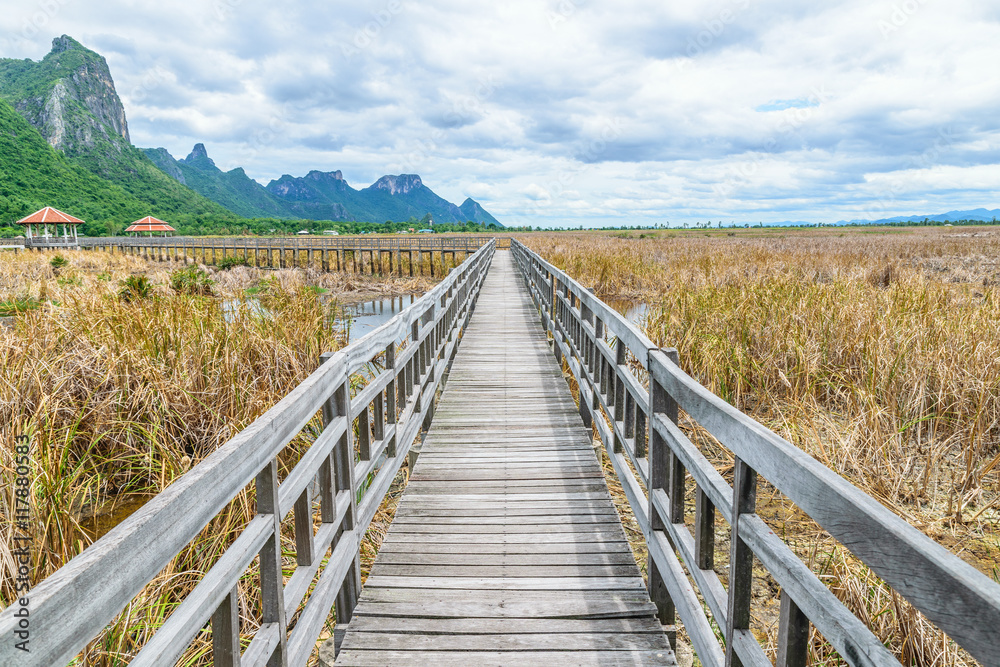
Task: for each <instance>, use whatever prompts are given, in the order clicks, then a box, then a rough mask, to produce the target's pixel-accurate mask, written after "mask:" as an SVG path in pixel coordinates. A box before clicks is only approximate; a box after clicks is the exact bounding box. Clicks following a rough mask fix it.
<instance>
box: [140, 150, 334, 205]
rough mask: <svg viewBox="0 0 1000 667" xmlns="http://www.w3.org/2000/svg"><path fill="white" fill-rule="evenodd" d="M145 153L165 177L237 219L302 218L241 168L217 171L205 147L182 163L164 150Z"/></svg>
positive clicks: (195, 151) (193, 152)
mask: <svg viewBox="0 0 1000 667" xmlns="http://www.w3.org/2000/svg"><path fill="white" fill-rule="evenodd" d="M143 152H144V153H145V154H146V157H148V158H149V159H150V160H151V161H152V162H153V164H155V165H156V166H157V167H158V168H159V169H160V170H161V171H163V172H164V173H165V174H167V175H168V176H170V177H171V178H173V179H174V180H176V181H178V182H179V183H182V184H184V185H187V186H188V187H189V188H191V189H192V190H194V191H195V192H198V193H199V194H201V195H203V196H204V197H206V198H208V199H210V200H212V201H214V202H216V203H217V204H220V205H221V206H224V207H225V208H226V209H228V210H230V211H232V212H233V213H236V214H237V215H241V216H244V217H247V218H256V217H267V218H296V217H303V216H299V215H295V214H294V213H293V212H292V211H290V210H289V207H288V206H286V205H285V204H284V203H283V202H281V201H280V200H278V199H277V198H275V197H273V196H272V195H271V194H270V193H269V192H268V191H267V190H265V189H264V186H262V185H261V184H260V183H258V182H257V181H255V180H253V179H252V178H250V177H249V176H247V174H246V172H245V171H243V169H242V168H237V169H233V170H232V171H229V172H223V171H222V170H221V169H219V168H218V167H216V166H215V162H213V161H212V159H211V158H210V157H208V152H207V151H206V150H205V146H204V144H197V145H196V146H195V147H194V150H192V151H191V154H190V155H188V156H187V157H186V158H184V159H182V160H175V159H174V157H173V156H172V155H171V154H170V153H169V152H167V149H165V148H146V149H143ZM320 219H323V218H320Z"/></svg>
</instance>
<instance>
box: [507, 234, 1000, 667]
mask: <svg viewBox="0 0 1000 667" xmlns="http://www.w3.org/2000/svg"><path fill="white" fill-rule="evenodd" d="M640 237H641V238H640ZM522 240H523V241H524V242H525V243H526V244H528V245H529V246H530V247H531V248H532V249H533V250H535V251H536V252H539V253H540V254H541V255H542V256H543V257H545V258H546V259H548V260H549V261H551V262H553V263H554V264H555V265H556V266H558V267H559V268H562V269H564V270H566V271H567V272H568V273H570V274H571V275H572V276H574V277H575V278H576V279H577V280H579V281H580V282H581V283H583V284H584V285H585V286H588V287H592V288H593V289H594V291H595V292H596V293H597V295H599V296H600V297H602V298H604V299H607V300H617V301H619V302H622V301H624V302H626V303H628V302H635V303H641V304H646V305H647V306H648V309H647V312H646V314H645V316H644V317H643V318H642V319H641V326H642V328H643V329H644V330H645V332H646V334H647V335H648V336H649V338H650V339H651V340H652V341H653V342H654V343H656V344H657V345H660V346H663V347H676V348H678V349H679V352H680V360H681V365H682V367H683V368H684V370H685V371H687V372H688V373H689V374H691V375H692V376H694V377H695V378H697V379H698V380H699V381H700V382H702V383H703V384H704V385H705V386H707V387H708V388H710V389H711V390H712V391H713V392H715V393H716V394H718V395H720V396H722V397H723V398H725V399H726V400H727V401H729V402H730V403H732V404H733V405H735V406H736V407H738V408H740V409H741V410H743V411H744V412H746V413H747V414H750V415H751V416H753V417H754V418H756V419H757V420H758V421H761V422H762V423H764V424H765V425H766V426H768V427H769V428H771V429H772V430H774V431H775V432H777V433H778V434H780V435H782V436H783V437H785V438H786V439H788V440H790V441H791V442H792V443H794V444H795V445H797V446H799V447H800V448H802V449H803V450H805V451H807V452H808V453H810V454H812V455H813V456H815V457H816V458H818V459H819V460H820V461H822V462H823V463H824V464H826V465H828V466H830V467H831V468H833V469H834V470H835V471H836V472H838V473H839V474H841V475H843V476H844V477H846V478H847V479H849V480H850V481H851V482H853V483H854V484H856V485H857V486H859V487H860V488H861V489H863V490H864V491H865V492H867V493H869V494H871V495H872V496H874V497H875V498H876V499H878V500H879V501H881V502H882V503H883V504H885V505H886V506H888V507H889V508H890V509H892V510H893V511H895V512H896V513H897V514H899V515H900V516H902V517H903V518H905V519H906V520H907V521H909V522H910V523H912V524H913V525H915V526H917V527H918V528H919V529H920V530H922V531H924V532H925V533H926V534H928V535H929V536H931V537H932V538H934V539H935V540H937V541H938V542H939V543H941V544H943V545H944V546H946V547H947V548H949V549H950V550H951V551H952V552H954V553H956V554H957V555H959V556H960V557H962V558H963V559H965V560H966V561H967V562H969V563H970V564H972V565H973V566H975V567H977V568H978V569H980V570H981V571H983V572H984V573H986V574H987V575H989V576H992V577H993V578H994V579H1000V568H998V565H997V563H998V562H1000V561H998V557H1000V260H998V257H1000V232H997V231H995V230H992V229H987V230H976V231H969V230H957V229H950V228H932V229H927V228H925V229H919V230H914V229H909V230H901V229H892V230H888V229H884V230H883V229H864V230H857V231H855V232H852V231H845V230H770V229H762V230H747V231H745V232H744V231H739V232H735V233H734V232H732V231H722V232H710V233H709V232H700V231H699V232H695V231H691V232H682V231H677V230H664V231H659V232H648V231H647V232H644V233H642V234H639V233H637V232H636V233H627V232H626V233H618V234H559V235H528V236H524V237H522ZM688 430H689V435H690V436H691V437H692V440H693V441H694V442H696V443H697V444H698V445H699V446H700V447H701V448H702V450H703V451H704V452H705V453H706V454H707V455H708V456H709V458H710V459H711V460H712V461H713V462H714V463H715V464H716V466H717V468H718V469H719V471H720V472H722V473H723V474H724V475H729V476H730V479H731V468H732V457H731V455H730V453H729V452H728V451H726V450H725V449H724V448H723V447H722V446H721V445H719V443H717V442H716V441H715V440H714V439H712V438H711V437H710V436H709V435H708V434H707V433H705V432H704V431H699V430H695V429H692V427H691V424H690V423H688ZM606 467H607V466H606ZM758 493H759V496H758V497H759V501H758V502H759V505H758V507H759V510H758V511H759V513H760V514H761V515H762V517H763V518H765V520H767V521H768V522H770V523H771V525H772V526H773V527H774V528H775V532H776V533H777V534H779V535H781V536H783V537H784V539H785V540H786V541H787V542H788V543H789V544H790V545H791V546H792V548H793V549H794V550H796V551H797V552H798V553H799V555H800V556H801V557H802V558H803V559H804V560H805V561H806V562H807V563H809V564H810V566H812V567H813V568H814V570H816V571H817V572H818V573H820V576H821V578H822V579H823V580H824V581H826V582H827V583H828V584H829V585H830V586H831V588H832V589H833V590H834V591H835V592H836V594H837V595H838V596H839V597H840V598H841V599H842V600H843V601H844V602H845V603H846V604H847V605H848V607H849V608H851V609H852V611H854V612H855V613H856V614H858V616H859V617H860V618H861V619H862V620H864V621H865V622H866V623H867V624H868V625H869V626H870V627H872V628H873V630H874V631H875V632H876V634H877V635H878V636H879V637H880V638H881V639H882V640H883V641H884V642H885V643H886V645H888V646H890V647H891V648H892V649H893V650H894V651H895V652H896V654H897V656H899V658H900V659H901V661H902V662H903V664H907V665H910V664H917V665H965V664H976V663H975V662H974V661H972V660H971V659H970V658H968V656H966V655H964V654H963V653H962V652H961V651H960V650H958V649H957V648H956V647H955V645H954V644H953V643H952V642H950V641H949V640H948V639H947V638H945V637H943V636H942V635H941V633H940V632H939V631H937V630H936V629H934V628H933V626H931V625H930V624H929V623H927V621H926V620H925V619H923V618H922V617H921V616H920V615H919V614H918V613H916V612H915V611H914V610H913V609H912V608H911V607H909V605H908V604H907V603H906V602H905V601H903V600H902V599H901V598H900V597H899V596H898V595H896V594H895V593H893V592H892V591H891V590H890V589H889V588H888V587H886V586H884V585H883V584H882V583H881V581H880V580H878V578H877V577H876V576H875V575H874V574H873V573H871V572H870V571H869V570H868V569H867V568H865V567H864V566H863V565H862V564H861V563H860V562H858V561H857V560H856V559H854V558H853V557H852V556H851V554H850V553H849V552H848V551H846V550H845V549H843V547H842V546H841V545H839V544H837V543H836V542H835V541H834V540H832V539H831V538H830V537H829V536H827V535H826V534H825V532H824V531H822V530H821V529H820V528H819V527H818V526H817V525H815V524H814V523H813V522H811V521H810V520H809V519H808V517H806V516H804V515H802V513H801V512H799V511H798V510H796V509H795V508H794V507H793V506H792V505H791V504H790V503H789V502H788V501H787V500H786V499H784V498H783V497H782V496H781V494H779V493H778V492H777V491H776V490H774V489H773V488H769V487H767V486H766V485H763V484H762V488H761V489H760V490H759V492H758ZM619 507H620V508H621V509H622V511H623V513H624V514H625V515H626V516H625V517H624V518H625V525H626V529H627V531H628V532H629V533H630V536H631V537H632V542H633V547H634V550H635V551H636V555H637V560H639V561H640V564H641V565H642V566H644V560H645V559H644V545H643V544H642V542H641V533H639V532H638V531H637V530H630V531H629V530H628V529H629V520H630V519H629V517H628V516H627V512H626V511H625V510H626V508H627V504H623V503H619ZM723 525H724V524H722V523H720V526H719V528H720V531H719V532H720V537H721V534H722V533H723V532H724V530H723V528H722V526H723ZM718 546H719V553H718V559H717V563H719V565H718V566H717V568H718V569H719V572H720V575H722V576H723V577H725V574H726V571H725V567H726V564H727V563H728V542H727V541H726V540H722V541H720V543H719V545H718ZM759 574H760V575H761V576H759V577H756V580H757V582H758V583H757V585H756V588H755V591H754V596H755V600H754V604H755V611H756V613H755V628H754V629H755V631H756V633H757V634H758V637H759V638H760V639H762V640H763V641H764V643H765V645H767V644H768V642H769V643H770V646H771V648H772V650H773V648H774V646H775V643H774V640H775V635H776V628H777V625H776V623H775V621H776V619H777V611H776V603H777V593H778V589H777V586H776V585H775V584H774V582H773V581H769V577H767V576H766V574H765V573H763V572H760V573H759ZM772 655H773V654H772ZM828 659H830V660H833V662H830V663H826V662H825V661H826V660H828ZM813 660H814V664H821V663H822V664H838V663H837V662H836V660H835V659H832V658H830V656H829V655H828V651H827V649H826V647H825V646H824V644H823V642H822V641H821V638H817V637H814V641H813Z"/></svg>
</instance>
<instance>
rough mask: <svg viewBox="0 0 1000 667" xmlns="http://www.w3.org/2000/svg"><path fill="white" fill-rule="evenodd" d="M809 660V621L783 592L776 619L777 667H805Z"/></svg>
mask: <svg viewBox="0 0 1000 667" xmlns="http://www.w3.org/2000/svg"><path fill="white" fill-rule="evenodd" d="M808 658H809V619H808V618H807V617H806V615H805V614H803V613H802V610H800V609H799V608H798V606H797V605H796V604H795V602H794V601H792V598H791V597H789V595H788V593H787V592H785V591H784V590H783V591H781V613H780V616H779V619H778V662H777V667H805V665H806V662H807V660H808Z"/></svg>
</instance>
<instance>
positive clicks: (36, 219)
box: [17, 206, 83, 225]
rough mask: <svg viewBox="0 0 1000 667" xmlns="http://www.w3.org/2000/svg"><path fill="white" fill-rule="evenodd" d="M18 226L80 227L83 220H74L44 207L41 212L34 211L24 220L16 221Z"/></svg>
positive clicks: (55, 210) (48, 207)
mask: <svg viewBox="0 0 1000 667" xmlns="http://www.w3.org/2000/svg"><path fill="white" fill-rule="evenodd" d="M17 224H19V225H45V224H49V225H82V224H83V220H81V219H80V218H74V217H73V216H71V215H68V214H66V213H63V212H62V211H59V210H57V209H54V208H52V207H51V206H46V207H45V208H43V209H42V210H41V211H35V212H34V213H32V214H31V215H29V216H28V217H26V218H21V219H20V220H18V221H17Z"/></svg>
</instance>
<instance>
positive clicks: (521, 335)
mask: <svg viewBox="0 0 1000 667" xmlns="http://www.w3.org/2000/svg"><path fill="white" fill-rule="evenodd" d="M655 614H656V608H655V606H654V605H653V604H652V602H650V599H649V596H648V594H647V592H646V589H645V586H644V584H643V580H642V577H641V576H640V574H639V570H638V568H637V567H636V565H635V560H634V559H633V556H632V553H631V552H630V550H629V546H628V543H627V542H626V539H625V534H624V532H623V530H622V527H621V524H620V522H619V520H618V515H617V513H616V511H615V508H614V506H613V504H612V502H611V498H610V496H609V494H608V489H607V486H606V484H605V482H604V476H603V474H602V472H601V468H600V465H599V463H598V461H597V458H596V456H595V453H594V448H593V445H592V443H591V431H590V429H589V428H586V427H584V425H583V421H582V419H581V418H580V415H579V413H578V411H577V407H576V404H575V403H574V401H573V398H572V396H571V395H570V392H569V388H568V387H567V385H566V382H565V380H564V379H563V377H562V372H561V369H560V368H559V366H558V365H557V362H556V361H555V359H554V357H553V355H552V353H551V351H550V349H549V347H548V343H547V341H546V336H545V333H544V331H543V329H542V327H541V325H540V324H539V320H538V311H537V310H536V308H535V306H534V305H533V304H532V302H531V298H530V296H529V295H528V293H527V290H526V289H525V287H524V284H523V282H522V280H521V278H520V275H519V274H518V272H517V270H516V268H515V267H514V266H513V262H512V261H511V258H510V253H509V252H504V251H500V252H497V253H496V255H495V257H494V259H493V265H492V267H491V269H490V272H489V275H488V276H487V278H486V282H485V284H484V286H483V291H482V295H481V297H480V299H479V306H478V307H477V309H476V311H475V312H474V313H473V316H472V320H471V323H470V325H469V327H468V329H467V330H466V332H465V334H464V337H463V340H462V343H461V345H460V347H459V350H458V353H457V355H456V357H455V361H454V364H453V366H452V369H451V373H450V376H449V379H448V383H447V386H446V388H445V390H444V392H443V394H442V397H441V401H440V403H439V405H438V408H437V411H436V413H435V415H434V420H433V422H432V424H431V428H430V431H429V432H428V434H427V437H426V439H425V441H424V444H423V447H422V449H421V452H420V456H419V459H418V461H417V464H416V466H415V467H414V469H413V471H412V474H411V475H410V481H409V485H408V486H407V488H406V491H405V493H404V494H403V497H402V499H401V500H400V503H399V509H398V511H397V513H396V517H395V520H394V521H393V522H392V524H391V526H390V528H389V532H388V535H387V536H386V539H385V542H384V543H383V544H382V548H381V550H380V551H379V554H378V558H377V560H376V561H375V565H374V567H373V569H372V571H371V575H370V576H369V577H368V580H367V582H366V583H365V586H364V589H363V590H362V594H361V598H360V600H359V602H358V605H357V607H356V608H355V610H354V614H353V616H352V618H351V621H350V624H349V625H348V627H347V632H346V635H345V637H344V639H343V644H342V646H341V649H340V653H339V655H338V658H337V664H338V665H389V664H426V665H474V666H482V665H511V664H534V665H539V664H541V665H547V666H555V665H580V664H586V665H595V664H601V665H621V664H654V665H673V664H675V663H674V657H673V653H672V652H671V651H670V647H669V644H668V642H667V639H666V636H665V635H664V633H663V628H662V627H661V625H660V624H659V622H658V620H657V618H656V616H655Z"/></svg>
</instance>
